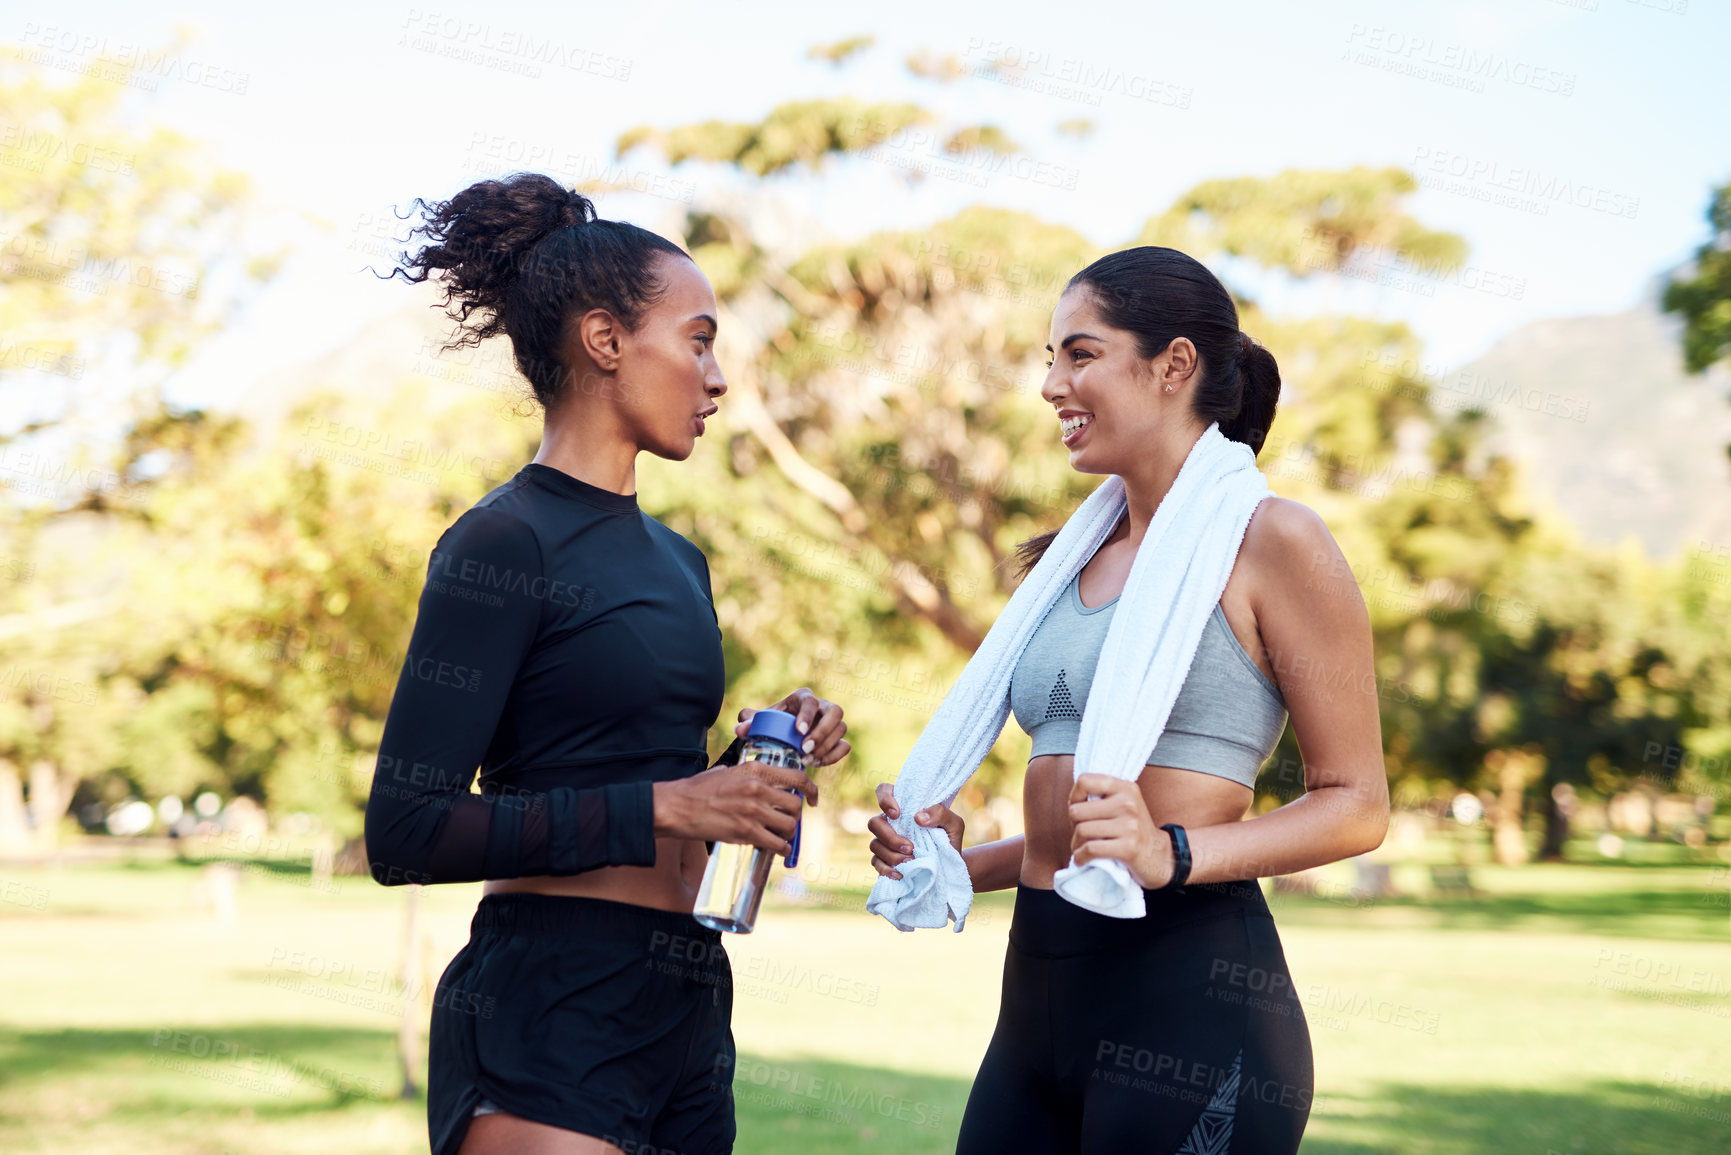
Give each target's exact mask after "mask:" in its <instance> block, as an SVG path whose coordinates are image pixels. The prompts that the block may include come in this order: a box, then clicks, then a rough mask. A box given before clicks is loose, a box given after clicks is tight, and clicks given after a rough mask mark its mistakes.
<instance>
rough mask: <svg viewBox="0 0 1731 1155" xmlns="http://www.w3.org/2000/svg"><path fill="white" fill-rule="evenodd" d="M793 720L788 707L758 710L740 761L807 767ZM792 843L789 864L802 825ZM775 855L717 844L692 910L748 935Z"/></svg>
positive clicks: (716, 925)
mask: <svg viewBox="0 0 1731 1155" xmlns="http://www.w3.org/2000/svg"><path fill="white" fill-rule="evenodd" d="M795 721H796V719H795V718H794V716H793V715H792V714H789V713H787V712H786V711H785V710H759V711H757V713H755V714H753V715H752V716H751V722H750V724H749V725H748V726H747V727H746V731H745V743H744V744H743V745H742V746H741V747H740V750H739V760H740V762H742V763H743V762H762V763H763V764H764V765H766V766H786V767H789V768H790V769H794V770H804V769H805V759H804V757H802V756H801V754H800V745H801V743H803V742H804V738H803V736H802V735H801V734H800V732H799V730H798V729H797V728H796V726H795V725H794V723H795ZM792 842H793V847H792V849H790V850H789V851H788V854H787V864H788V865H789V866H792V865H793V864H794V862H795V861H797V858H798V855H799V828H798V827H795V828H794V832H793V839H792ZM774 858H775V855H773V854H771V853H770V852H769V851H767V850H760V849H759V848H757V847H755V846H751V845H749V844H747V845H741V844H739V843H733V842H718V843H716V844H715V849H714V851H712V852H711V853H710V855H709V865H708V866H706V867H704V869H703V885H702V886H700V887H699V888H698V891H697V905H696V907H695V908H694V909H693V910H692V912H691V913H692V914H693V915H694V916H695V917H696V919H697V921H698V922H700V923H702V924H703V925H704V926H707V927H710V928H712V929H714V930H725V931H731V932H733V933H734V934H750V933H751V928H752V927H753V926H755V925H756V923H757V908H758V907H759V906H760V905H762V903H763V891H764V887H765V884H766V883H767V882H768V881H769V864H770V863H771V862H772V861H773V860H774Z"/></svg>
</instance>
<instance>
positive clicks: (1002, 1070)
mask: <svg viewBox="0 0 1731 1155" xmlns="http://www.w3.org/2000/svg"><path fill="white" fill-rule="evenodd" d="M1143 893H1144V895H1145V897H1146V899H1147V906H1148V913H1147V915H1146V916H1145V917H1143V918H1139V919H1120V918H1111V917H1109V916H1107V915H1102V914H1095V913H1094V912H1093V911H1090V910H1084V909H1083V908H1082V907H1079V906H1076V905H1074V904H1073V903H1071V902H1069V901H1068V900H1066V899H1064V898H1061V897H1059V895H1058V894H1057V892H1056V891H1051V890H1036V889H1034V888H1032V887H1027V886H1018V887H1017V888H1016V911H1015V915H1014V917H1013V919H1012V920H1011V924H1010V945H1009V949H1008V951H1007V953H1006V956H1005V960H1004V992H1003V999H1002V1002H1001V1003H1000V1005H999V1008H998V1026H997V1030H996V1031H995V1032H994V1033H993V1035H992V1042H991V1045H990V1046H989V1047H988V1048H987V1050H986V1057H985V1059H984V1060H983V1061H982V1062H981V1063H980V1073H979V1075H978V1076H977V1077H976V1078H975V1079H974V1087H973V1090H972V1092H970V1093H969V1095H968V1106H967V1110H966V1112H965V1113H964V1114H963V1116H962V1129H961V1136H960V1139H959V1140H958V1142H957V1145H956V1152H957V1155H987V1153H990V1155H1000V1153H1002V1152H1005V1151H1016V1152H1027V1153H1029V1155H1045V1153H1053V1155H1056V1153H1058V1152H1064V1153H1069V1155H1082V1153H1090V1155H1091V1153H1094V1152H1114V1153H1116V1152H1126V1151H1138V1152H1151V1153H1155V1155H1164V1153H1167V1152H1171V1153H1174V1155H1192V1153H1200V1155H1239V1153H1249V1152H1254V1153H1256V1155H1282V1153H1290V1152H1295V1151H1297V1150H1298V1141H1299V1138H1300V1136H1302V1135H1303V1134H1304V1125H1305V1122H1306V1120H1307V1119H1308V1118H1309V1115H1310V1099H1311V1091H1312V1085H1313V1072H1312V1068H1311V1056H1310V1029H1309V1027H1308V1026H1306V1024H1305V1021H1304V1011H1303V1008H1302V1007H1301V1006H1300V1005H1299V1001H1298V997H1297V993H1296V992H1295V991H1294V990H1293V986H1292V979H1291V977H1290V975H1289V974H1288V973H1287V968H1286V955H1285V952H1283V951H1282V950H1281V948H1280V937H1279V936H1278V935H1277V934H1276V933H1275V931H1274V919H1273V917H1272V916H1271V915H1270V914H1269V912H1268V904H1267V902H1265V901H1264V900H1263V897H1262V889H1261V887H1259V886H1258V885H1257V884H1256V883H1255V882H1231V883H1214V884H1204V885H1192V886H1188V887H1185V888H1184V891H1183V892H1182V893H1174V892H1171V891H1165V890H1149V891H1144V892H1143Z"/></svg>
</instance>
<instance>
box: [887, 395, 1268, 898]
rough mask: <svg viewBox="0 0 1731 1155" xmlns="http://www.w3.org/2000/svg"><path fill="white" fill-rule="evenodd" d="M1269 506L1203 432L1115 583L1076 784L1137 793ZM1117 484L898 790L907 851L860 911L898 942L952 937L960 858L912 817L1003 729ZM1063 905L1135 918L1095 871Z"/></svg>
mask: <svg viewBox="0 0 1731 1155" xmlns="http://www.w3.org/2000/svg"><path fill="white" fill-rule="evenodd" d="M1268 496H1270V491H1269V488H1268V481H1267V479H1266V478H1264V477H1263V475H1262V473H1261V472H1260V471H1259V470H1258V469H1257V468H1256V454H1255V453H1254V452H1252V451H1251V449H1250V447H1249V446H1248V445H1245V444H1243V443H1241V442H1237V441H1232V440H1230V439H1228V438H1227V437H1226V436H1225V435H1224V434H1222V433H1221V432H1220V427H1219V425H1218V424H1211V425H1209V427H1208V428H1207V430H1205V431H1204V432H1203V434H1202V436H1201V437H1199V438H1198V439H1197V440H1196V443H1195V444H1194V445H1193V446H1192V447H1191V449H1190V453H1189V455H1188V456H1186V457H1185V459H1184V464H1183V466H1182V467H1181V468H1180V469H1179V471H1178V476H1177V478H1176V479H1175V480H1174V481H1173V483H1172V488H1171V489H1170V490H1169V491H1167V493H1166V496H1165V497H1164V498H1162V499H1161V501H1160V506H1159V508H1158V509H1156V510H1155V511H1154V517H1153V519H1152V520H1151V521H1150V522H1149V525H1148V530H1147V533H1146V534H1144V535H1143V538H1142V543H1141V545H1140V546H1138V547H1137V550H1136V560H1135V561H1134V562H1133V563H1132V564H1131V566H1130V576H1129V577H1128V578H1127V579H1126V580H1125V582H1124V592H1123V593H1122V594H1121V595H1120V596H1119V600H1118V606H1117V609H1116V610H1114V611H1113V614H1112V624H1111V626H1110V628H1108V630H1107V631H1106V641H1105V643H1104V644H1103V646H1102V647H1101V650H1100V660H1099V663H1098V666H1097V667H1096V669H1095V673H1094V680H1093V683H1092V685H1091V686H1090V687H1089V690H1088V699H1087V701H1086V703H1085V704H1084V705H1083V708H1082V729H1081V734H1080V736H1079V737H1078V739H1077V742H1076V760H1075V773H1076V776H1077V777H1080V776H1081V775H1083V774H1089V773H1094V774H1110V775H1112V776H1114V777H1117V778H1126V779H1130V780H1132V781H1134V780H1135V779H1136V778H1137V777H1138V776H1140V775H1141V773H1142V767H1143V766H1144V765H1145V764H1146V762H1147V759H1148V752H1149V751H1151V750H1153V749H1154V746H1155V744H1156V743H1157V742H1158V741H1159V740H1160V735H1161V734H1162V733H1163V732H1164V731H1165V729H1166V720H1167V718H1168V717H1169V716H1170V715H1171V713H1172V703H1173V701H1174V700H1175V699H1176V698H1177V697H1178V690H1179V687H1181V686H1182V685H1183V683H1184V678H1185V676H1186V675H1187V674H1188V673H1189V671H1190V662H1191V659H1193V658H1194V657H1195V656H1196V647H1197V644H1198V643H1199V642H1200V641H1201V639H1202V630H1203V627H1204V626H1206V625H1207V624H1208V618H1209V615H1211V614H1212V613H1213V612H1214V606H1215V604H1216V603H1218V602H1219V601H1220V595H1221V594H1222V593H1223V592H1225V590H1226V581H1227V579H1228V578H1229V577H1231V575H1232V566H1233V562H1234V561H1235V560H1236V559H1237V557H1238V547H1239V545H1240V543H1242V542H1243V540H1244V531H1245V528H1246V527H1247V526H1248V525H1249V524H1250V515H1251V514H1252V513H1254V512H1255V511H1256V507H1257V505H1258V504H1260V503H1261V501H1262V499H1263V498H1265V497H1268ZM1126 504H1127V500H1126V497H1125V493H1124V479H1123V478H1121V477H1119V476H1118V475H1116V474H1113V475H1111V476H1109V477H1108V478H1107V479H1106V480H1105V481H1104V482H1102V483H1101V484H1100V485H1099V486H1097V487H1096V488H1095V489H1094V492H1093V493H1090V494H1089V495H1088V496H1087V497H1086V498H1084V499H1083V501H1082V503H1081V505H1079V506H1077V508H1076V512H1075V513H1073V514H1071V515H1070V517H1069V519H1068V520H1067V521H1065V522H1064V526H1063V528H1062V529H1060V530H1059V531H1058V536H1057V537H1056V538H1055V539H1053V541H1052V544H1051V546H1050V547H1048V548H1047V550H1046V553H1045V555H1044V556H1043V557H1041V559H1040V560H1039V562H1037V563H1036V564H1035V566H1034V568H1033V569H1032V570H1030V571H1029V573H1028V575H1027V577H1025V578H1024V579H1023V580H1022V583H1021V585H1019V586H1017V587H1016V591H1015V592H1014V593H1013V594H1011V595H1010V600H1009V603H1008V604H1006V605H1005V606H1004V610H1003V612H1002V613H1000V614H999V615H998V619H997V620H996V621H995V622H993V623H992V628H991V629H990V630H988V631H987V632H986V637H985V640H984V641H983V642H981V643H980V648H979V649H978V650H976V651H975V652H974V655H973V657H971V658H970V659H968V663H967V665H966V666H965V667H964V668H963V669H962V674H961V676H960V677H959V678H957V679H956V682H955V684H954V685H953V686H951V687H950V690H949V693H947V694H945V695H944V699H943V701H942V702H940V703H939V704H938V708H937V711H936V712H935V713H934V714H933V715H932V720H931V721H930V722H929V723H927V724H926V727H925V729H924V730H922V731H921V732H920V736H919V738H918V739H916V740H915V742H914V747H913V749H912V750H911V751H909V753H908V756H907V760H906V761H905V762H904V763H903V764H902V769H901V773H900V774H898V775H897V776H896V784H895V792H896V803H897V805H898V807H899V808H900V810H901V817H900V818H897V819H895V820H893V821H892V822H891V825H892V826H893V827H894V828H895V830H896V831H897V833H899V834H901V835H902V836H903V837H905V838H906V839H907V840H908V841H909V842H911V843H913V847H914V851H913V858H912V860H911V861H908V862H904V863H902V864H901V865H899V866H897V867H896V869H897V871H899V872H900V873H901V875H902V877H901V878H900V879H899V880H898V879H894V878H888V877H884V876H880V877H879V878H878V880H877V882H876V883H875V884H874V885H873V886H872V892H871V895H870V897H869V898H867V900H866V909H867V910H869V911H871V912H872V913H874V914H881V915H883V917H884V918H886V919H888V920H889V921H890V923H891V924H892V925H894V926H895V927H896V929H898V930H913V929H914V928H916V927H940V926H943V925H944V924H945V923H946V922H947V921H949V920H950V919H952V918H953V919H954V920H955V923H956V929H957V930H958V931H959V930H961V929H962V923H963V921H964V920H965V919H966V918H967V915H968V909H969V907H971V906H972V905H973V900H974V888H973V883H972V881H971V880H970V879H969V877H968V869H967V865H966V864H965V863H964V862H963V861H962V856H961V855H960V854H959V853H957V852H956V850H955V848H954V847H952V846H951V845H950V841H949V838H948V837H946V836H945V834H944V832H943V831H942V830H939V829H936V828H933V827H925V826H920V825H918V824H917V823H915V822H914V814H915V813H916V812H917V811H919V810H920V809H921V808H922V807H926V806H930V805H932V804H933V803H936V802H942V803H943V804H944V805H946V806H948V805H950V804H951V803H952V802H954V801H955V797H956V794H957V793H959V792H960V790H961V788H962V786H963V785H964V784H965V783H966V782H967V780H968V779H969V778H970V777H971V776H972V775H973V773H974V771H975V770H976V769H978V768H979V765H980V763H981V762H982V761H984V760H985V757H986V754H987V752H988V751H990V750H991V748H992V745H993V743H995V742H996V741H997V740H998V735H999V734H1001V733H1002V732H1003V729H1004V723H1005V721H1006V720H1007V719H1008V718H1009V715H1010V676H1011V674H1012V673H1013V672H1014V671H1015V668H1016V661H1017V659H1018V658H1020V657H1021V654H1022V650H1023V648H1024V647H1026V646H1027V644H1028V639H1029V638H1031V637H1032V636H1033V633H1034V631H1035V629H1037V628H1038V627H1039V625H1040V621H1041V619H1043V618H1044V617H1045V616H1046V614H1047V612H1048V611H1050V610H1051V608H1052V606H1053V604H1054V603H1055V602H1056V601H1057V599H1058V597H1059V595H1061V594H1062V593H1063V592H1064V591H1065V589H1066V588H1067V587H1068V586H1069V584H1070V579H1071V578H1073V577H1075V576H1076V575H1077V574H1078V573H1079V572H1081V569H1082V567H1083V566H1084V565H1086V564H1087V563H1088V560H1089V559H1090V558H1092V557H1093V556H1094V551H1095V550H1097V549H1099V548H1100V545H1101V543H1103V542H1104V541H1105V540H1106V538H1108V537H1109V536H1111V533H1112V530H1113V529H1114V528H1116V526H1117V524H1118V520H1119V518H1120V517H1121V516H1122V514H1123V512H1124V510H1125V508H1126ZM1055 885H1056V887H1057V890H1058V893H1059V894H1061V895H1062V896H1063V897H1064V898H1066V899H1068V900H1069V901H1070V902H1073V903H1075V904H1076V905H1078V906H1081V907H1085V908H1087V909H1089V910H1094V911H1098V912H1099V913H1101V914H1107V915H1112V916H1114V917H1117V918H1140V917H1141V916H1142V915H1143V914H1144V913H1145V912H1146V908H1145V907H1144V905H1143V901H1142V888H1141V887H1140V886H1139V885H1137V883H1136V880H1135V878H1134V877H1133V876H1132V875H1131V874H1130V872H1129V870H1128V869H1126V868H1125V866H1124V864H1123V863H1121V862H1118V861H1116V860H1104V859H1096V860H1094V861H1092V862H1089V863H1087V864H1085V865H1083V866H1077V865H1076V863H1075V860H1074V859H1072V860H1071V862H1070V865H1069V866H1068V867H1066V868H1064V869H1063V870H1060V871H1059V872H1058V873H1057V876H1056V879H1055Z"/></svg>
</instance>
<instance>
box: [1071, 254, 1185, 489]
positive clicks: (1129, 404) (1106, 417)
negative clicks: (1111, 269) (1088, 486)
mask: <svg viewBox="0 0 1731 1155" xmlns="http://www.w3.org/2000/svg"><path fill="white" fill-rule="evenodd" d="M1050 342H1051V343H1050V344H1048V345H1047V346H1046V352H1047V353H1048V354H1049V355H1050V357H1051V360H1050V361H1048V362H1047V366H1048V369H1049V371H1048V372H1047V374H1046V382H1045V384H1044V385H1042V386H1041V388H1040V396H1042V397H1044V398H1045V399H1046V400H1047V401H1048V402H1050V403H1051V405H1052V408H1053V410H1054V411H1055V412H1056V414H1057V416H1058V418H1059V420H1058V422H1057V423H1056V424H1058V425H1059V435H1060V436H1061V437H1062V439H1063V443H1064V445H1065V447H1066V448H1068V449H1069V451H1070V465H1071V466H1072V467H1073V468H1074V469H1076V470H1077V471H1078V472H1081V473H1118V474H1123V473H1127V472H1130V471H1131V468H1132V466H1133V465H1134V463H1136V462H1137V461H1138V460H1141V459H1145V458H1146V457H1147V456H1148V453H1149V448H1150V446H1152V445H1155V444H1156V443H1157V442H1158V441H1159V440H1160V438H1161V436H1162V434H1170V433H1171V432H1172V428H1171V427H1172V425H1173V423H1174V422H1181V423H1184V424H1185V425H1186V426H1188V425H1189V424H1194V422H1195V418H1194V417H1193V416H1192V415H1191V414H1190V412H1189V405H1190V398H1189V396H1188V393H1187V386H1188V385H1189V384H1190V383H1191V382H1192V381H1193V380H1195V379H1196V378H1197V376H1198V374H1197V372H1196V369H1197V360H1196V347H1195V345H1193V344H1192V343H1191V342H1190V340H1189V339H1188V338H1186V337H1179V338H1176V339H1175V340H1173V342H1172V343H1171V344H1170V345H1168V346H1167V347H1166V348H1165V349H1164V350H1163V351H1161V353H1160V354H1159V355H1158V356H1156V357H1154V358H1153V359H1152V360H1150V359H1148V358H1146V357H1143V356H1142V354H1141V352H1140V350H1139V349H1138V348H1137V343H1136V335H1135V334H1134V333H1130V332H1127V331H1125V330H1123V329H1116V328H1113V327H1112V326H1110V325H1108V324H1106V322H1105V321H1104V320H1103V319H1102V318H1101V316H1100V312H1099V310H1098V309H1097V308H1096V307H1095V303H1094V296H1093V293H1092V292H1091V291H1090V290H1089V289H1088V288H1087V286H1085V285H1078V286H1076V287H1075V288H1071V289H1067V290H1065V292H1064V295H1063V296H1062V297H1060V298H1058V307H1057V308H1056V309H1054V310H1053V311H1052V330H1051V336H1050ZM1168 386H1170V387H1171V388H1170V390H1169V389H1168Z"/></svg>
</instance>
